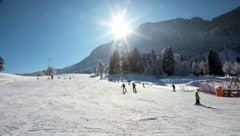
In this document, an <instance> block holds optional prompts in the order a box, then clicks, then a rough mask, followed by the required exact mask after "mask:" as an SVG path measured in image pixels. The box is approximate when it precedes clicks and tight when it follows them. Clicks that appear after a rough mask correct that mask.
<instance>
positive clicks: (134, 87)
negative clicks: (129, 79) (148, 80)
mask: <svg viewBox="0 0 240 136" xmlns="http://www.w3.org/2000/svg"><path fill="white" fill-rule="evenodd" d="M132 86H133V92H134V93H137V89H136V84H135V83H132Z"/></svg>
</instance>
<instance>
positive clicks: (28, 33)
mask: <svg viewBox="0 0 240 136" xmlns="http://www.w3.org/2000/svg"><path fill="white" fill-rule="evenodd" d="M239 6H240V0H0V56H2V57H3V58H4V60H5V65H4V67H5V71H4V72H5V73H30V72H35V71H40V70H43V69H46V68H47V66H48V65H51V66H53V67H55V68H63V67H66V66H70V65H72V64H75V63H77V62H80V61H81V60H83V59H84V58H85V57H87V56H88V55H90V53H91V51H92V50H93V49H94V48H96V47H97V46H99V45H101V44H104V43H107V42H110V41H112V40H113V38H114V36H113V35H108V36H103V35H104V34H106V33H107V32H109V31H110V28H109V27H107V26H105V25H102V24H101V21H102V20H104V21H110V20H111V18H112V15H113V14H116V13H118V12H119V11H121V10H123V9H126V10H127V14H126V16H125V20H132V19H134V20H135V21H134V22H133V23H132V24H131V25H130V29H132V30H134V29H136V28H137V27H138V26H139V25H140V24H143V23H145V22H157V21H162V20H168V19H174V18H179V17H181V18H187V19H190V18H192V17H196V16H197V17H202V18H203V19H206V20H211V19H212V18H213V17H216V16H218V15H221V14H223V13H226V12H228V11H230V10H232V9H234V8H236V7H239Z"/></svg>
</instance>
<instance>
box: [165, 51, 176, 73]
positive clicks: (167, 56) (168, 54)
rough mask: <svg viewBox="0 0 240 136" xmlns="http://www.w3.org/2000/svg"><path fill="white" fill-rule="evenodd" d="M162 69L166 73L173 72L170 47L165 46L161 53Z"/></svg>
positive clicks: (172, 58)
mask: <svg viewBox="0 0 240 136" xmlns="http://www.w3.org/2000/svg"><path fill="white" fill-rule="evenodd" d="M163 71H164V72H165V73H166V74H168V75H173V74H174V57H173V51H172V48H170V47H166V48H165V49H164V54H163Z"/></svg>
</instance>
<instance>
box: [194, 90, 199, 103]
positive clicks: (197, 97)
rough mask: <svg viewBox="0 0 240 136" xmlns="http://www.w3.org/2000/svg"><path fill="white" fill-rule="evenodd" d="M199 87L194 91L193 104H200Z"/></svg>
mask: <svg viewBox="0 0 240 136" xmlns="http://www.w3.org/2000/svg"><path fill="white" fill-rule="evenodd" d="M198 92H199V89H197V91H196V93H195V98H196V103H195V105H200V97H199V95H198Z"/></svg>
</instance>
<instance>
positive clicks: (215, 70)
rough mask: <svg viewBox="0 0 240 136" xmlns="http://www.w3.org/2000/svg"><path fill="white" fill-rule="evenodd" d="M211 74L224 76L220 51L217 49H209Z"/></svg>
mask: <svg viewBox="0 0 240 136" xmlns="http://www.w3.org/2000/svg"><path fill="white" fill-rule="evenodd" d="M208 64H209V74H210V75H214V76H216V75H218V76H223V75H224V74H223V70H222V63H221V60H220V57H219V55H218V52H217V51H216V50H213V49H211V50H209V52H208Z"/></svg>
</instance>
